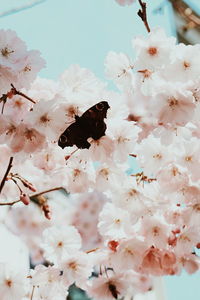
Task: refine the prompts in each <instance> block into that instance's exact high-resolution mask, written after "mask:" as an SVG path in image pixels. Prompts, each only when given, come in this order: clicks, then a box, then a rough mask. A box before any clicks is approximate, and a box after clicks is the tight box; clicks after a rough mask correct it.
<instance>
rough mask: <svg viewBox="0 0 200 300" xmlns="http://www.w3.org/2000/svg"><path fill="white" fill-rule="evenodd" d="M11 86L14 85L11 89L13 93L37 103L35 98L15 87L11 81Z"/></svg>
mask: <svg viewBox="0 0 200 300" xmlns="http://www.w3.org/2000/svg"><path fill="white" fill-rule="evenodd" d="M11 87H12V89H11V92H12V93H13V95H19V96H22V97H24V98H26V99H27V100H29V101H31V102H32V103H34V104H35V103H36V102H35V101H34V100H33V99H31V98H30V97H28V96H27V95H25V94H24V93H22V92H20V91H18V90H17V89H16V88H15V87H14V85H13V84H12V83H11Z"/></svg>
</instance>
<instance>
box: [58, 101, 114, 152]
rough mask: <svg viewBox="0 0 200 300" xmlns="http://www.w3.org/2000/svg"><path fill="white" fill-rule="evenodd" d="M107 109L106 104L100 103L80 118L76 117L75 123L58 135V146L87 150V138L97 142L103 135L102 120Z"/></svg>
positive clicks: (104, 127)
mask: <svg viewBox="0 0 200 300" xmlns="http://www.w3.org/2000/svg"><path fill="white" fill-rule="evenodd" d="M108 108H109V105H108V102H106V101H102V102H99V103H97V104H96V105H94V106H92V107H91V108H89V109H88V110H87V111H86V112H84V113H83V115H82V116H81V117H78V116H76V121H75V122H74V123H73V124H71V125H70V126H69V127H68V128H67V129H66V130H65V131H64V132H63V133H62V134H61V135H60V138H59V141H58V145H59V146H60V147H61V148H65V147H72V146H73V145H76V146H77V147H78V148H79V149H85V148H86V149H88V148H89V147H90V143H88V141H87V139H88V138H89V137H92V138H93V139H95V140H98V139H99V138H100V137H102V136H103V135H105V131H106V124H105V122H104V118H106V115H107V110H108Z"/></svg>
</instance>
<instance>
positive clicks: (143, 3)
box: [138, 0, 151, 32]
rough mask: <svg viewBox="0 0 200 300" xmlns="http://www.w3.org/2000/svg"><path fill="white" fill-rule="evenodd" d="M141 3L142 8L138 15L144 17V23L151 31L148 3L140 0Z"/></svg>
mask: <svg viewBox="0 0 200 300" xmlns="http://www.w3.org/2000/svg"><path fill="white" fill-rule="evenodd" d="M138 1H139V4H140V6H141V9H139V10H138V16H139V17H140V18H141V19H142V22H143V23H144V25H145V27H146V30H147V31H148V32H150V31H151V30H150V27H149V24H148V21H147V5H146V3H145V2H142V0H138Z"/></svg>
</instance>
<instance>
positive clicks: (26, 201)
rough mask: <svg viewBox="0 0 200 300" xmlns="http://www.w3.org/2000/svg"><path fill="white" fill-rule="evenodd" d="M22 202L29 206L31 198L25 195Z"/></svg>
mask: <svg viewBox="0 0 200 300" xmlns="http://www.w3.org/2000/svg"><path fill="white" fill-rule="evenodd" d="M20 200H21V201H22V202H23V203H24V204H25V205H28V204H29V203H30V198H29V196H28V195H27V194H25V193H23V194H21V195H20Z"/></svg>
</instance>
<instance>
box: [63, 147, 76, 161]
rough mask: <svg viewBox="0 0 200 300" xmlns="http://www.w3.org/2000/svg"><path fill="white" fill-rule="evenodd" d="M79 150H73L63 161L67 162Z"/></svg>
mask: <svg viewBox="0 0 200 300" xmlns="http://www.w3.org/2000/svg"><path fill="white" fill-rule="evenodd" d="M78 150H79V149H78V148H77V149H76V150H74V151H73V152H72V153H71V154H69V155H66V156H65V160H68V159H69V158H70V157H71V156H72V155H73V154H74V153H76V151H78Z"/></svg>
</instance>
